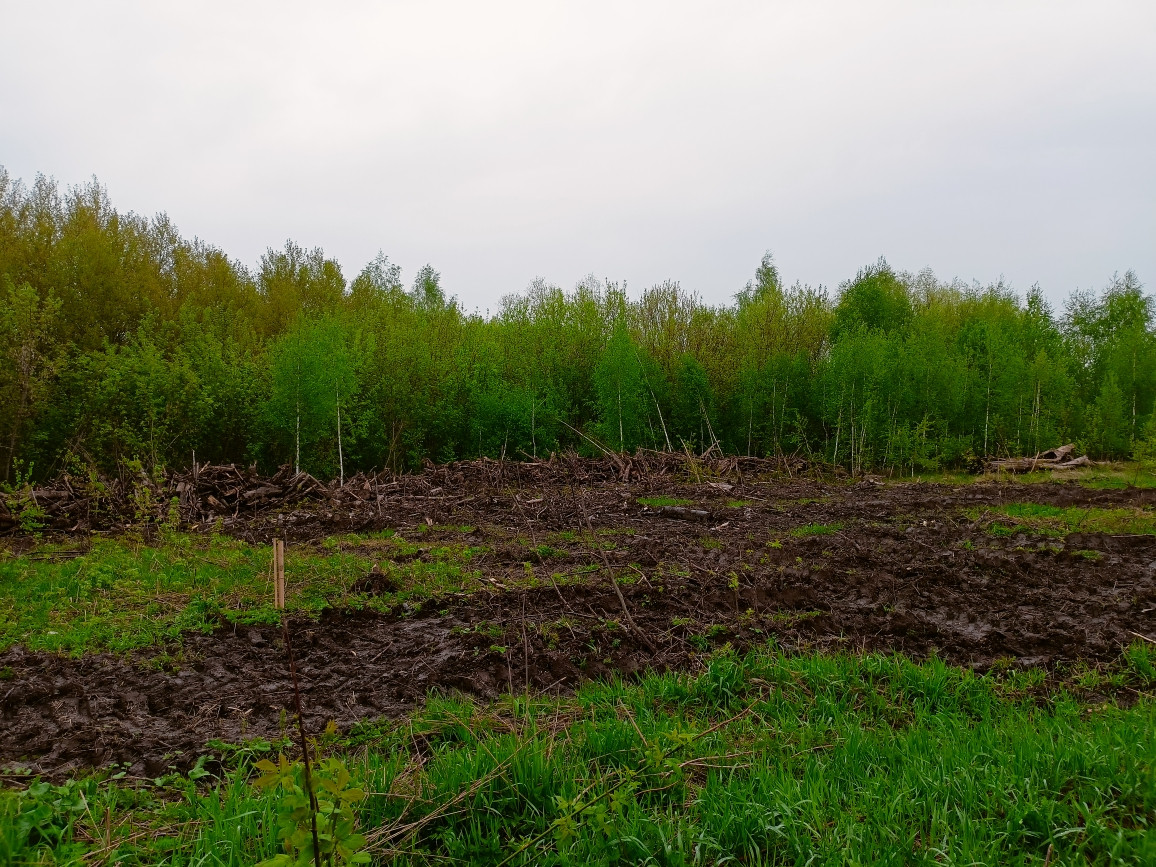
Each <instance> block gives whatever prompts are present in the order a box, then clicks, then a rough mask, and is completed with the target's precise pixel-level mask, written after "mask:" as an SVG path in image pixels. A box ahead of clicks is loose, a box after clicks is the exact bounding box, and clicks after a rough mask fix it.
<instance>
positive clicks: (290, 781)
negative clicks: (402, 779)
mask: <svg viewBox="0 0 1156 867" xmlns="http://www.w3.org/2000/svg"><path fill="white" fill-rule="evenodd" d="M257 769H258V770H260V771H262V772H263V773H262V775H261V777H260V778H259V779H258V780H257V781H256V783H255V785H256V786H257V787H258V788H259V789H265V790H268V791H279V792H280V793H281V797H280V800H279V801H278V802H277V826H278V832H277V838H278V839H279V840H280V841H281V844H282V846H284V848H285V851H284V852H283V853H281V854H278V855H274V856H273V857H272V858H269V859H267V860H265V861H262V862H261V863H260V864H259V865H258V867H291V865H292V867H309V865H312V864H317V863H321V864H328V865H335V864H368V863H369V862H370V857H369V853H368V852H363V851H361V850H362V849H363V848H364V847H365V843H366V840H365V836H364V835H362V834H359V833H357V830H356V817H355V815H354V807H355V806H356V805H357V804H359V803H361V801H363V800H365V792H364V791H363V790H361V789H358V788H354V787H352V786H351V785H350V782H351V777H350V775H349V770H348V769H347V768H346V767H345V763H344V762H342V761H341V760H340V759H337V758H332V757H331V758H328V759H324V760H323V761H321V762H319V763H318V765H317V766H316V767H315V768H313V773H312V780H313V789H314V793H315V795H316V797H317V850H316V851H315V850H314V848H313V832H312V828H311V821H310V805H309V791H308V788H307V785H306V782H305V765H304V764H303V763H302V762H293V763H290V762H289V760H288V759H286V758H285V756H284V755H282V756H280V757H279V759H278V763H277V764H273V762H271V761H269V760H268V759H262V760H261V761H259V762H257ZM318 855H320V858H318Z"/></svg>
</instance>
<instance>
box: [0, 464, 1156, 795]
mask: <svg viewBox="0 0 1156 867" xmlns="http://www.w3.org/2000/svg"><path fill="white" fill-rule="evenodd" d="M532 466H537V467H539V468H540V467H542V466H545V465H544V464H540V465H532ZM479 467H481V469H479ZM760 469H761V470H762V473H760ZM767 469H768V468H767V467H765V466H764V467H759V466H756V465H754V464H751V463H746V464H739V463H735V464H732V466H731V467H730V468H729V470H727V471H726V472H719V471H718V470H719V468H718V467H715V472H713V473H711V474H710V475H709V477H708V476H703V475H696V473H700V472H701V468H700V467H697V466H694V465H692V466H689V467H685V466H684V467H681V468H676V469H670V470H663V471H662V472H650V473H637V472H636V473H635V474H634V478H633V479H632V480H630V481H624V480H623V475H624V474H623V473H622V471H621V468H619V467H609V468H608V467H607V464H605V463H602V464H601V465H600V464H599V462H585V463H578V464H572V465H571V466H570V468H569V470H568V469H567V468H566V467H565V466H562V467H555V468H553V469H550V470H549V471H546V470H541V469H539V470H533V469H532V468H531V470H526V469H524V465H523V468H522V469H519V468H518V467H517V466H515V465H505V466H502V467H498V465H495V464H493V463H492V462H488V463H482V464H475V465H458V467H457V468H456V469H455V468H453V467H450V468H436V469H433V468H431V469H429V470H427V471H426V473H425V474H423V475H422V476H417V477H413V478H412V479H411V480H408V481H406V480H395V481H393V482H392V483H390V484H392V485H394V486H395V487H394V489H393V490H387V491H385V492H384V493H382V492H380V490H379V491H376V492H375V491H373V490H372V489H370V490H367V491H365V493H366V494H367V496H365V497H364V498H363V499H360V500H357V501H351V500H349V499H346V500H343V501H342V500H339V505H338V506H335V504H334V502H333V501H328V502H322V503H314V504H311V505H309V506H306V507H301V508H297V509H295V510H291V511H289V510H280V511H273V510H269V511H266V512H258V513H256V514H254V515H252V516H247V517H246V516H241V515H237V516H235V517H233V518H230V519H229V521H228V522H221V523H220V524H219V525H218V526H223V527H224V529H225V530H226V531H228V532H232V533H234V534H236V535H238V536H244V537H247V538H252V539H261V540H266V539H268V538H269V537H271V536H273V535H283V536H287V537H288V538H290V540H293V541H296V542H297V543H299V544H300V543H307V542H309V541H310V540H316V539H320V538H323V537H326V536H328V535H330V534H334V533H345V532H350V531H354V532H356V531H367V530H373V529H381V528H384V527H392V528H394V529H397V530H399V531H400V532H401V533H402V535H404V536H405V537H406V538H407V539H411V540H419V542H418V543H419V544H420V545H422V546H425V545H426V543H427V541H428V542H430V543H436V542H438V541H439V540H441V541H443V542H444V541H456V542H459V543H460V542H462V541H463V540H465V541H469V543H470V544H472V545H477V546H484V547H485V549H486V553H484V554H482V555H480V556H479V557H477V558H475V559H474V560H473V561H472V562H471V566H473V567H476V568H477V569H478V570H479V575H478V589H477V590H476V591H474V592H471V593H463V594H453V595H450V596H446V597H443V598H440V599H436V600H432V601H428V602H426V603H425V604H424V605H422V606H420V607H419V608H416V609H412V610H402V609H397V610H394V611H393V612H391V613H390V614H375V613H367V612H355V611H348V610H336V609H335V610H330V611H328V612H327V613H326V614H325V615H324V616H323V617H322V619H321V620H320V621H318V622H309V621H295V622H293V623H292V625H291V635H292V641H293V646H294V649H295V651H296V655H297V660H298V667H299V671H300V676H301V686H302V693H303V700H304V706H305V709H306V723H307V726H308V728H309V730H310V731H313V732H318V731H320V730H321V729H322V728H323V727H324V725H325V724H326V723H327V722H328V721H329V720H335V721H336V722H337V723H338V725H339V726H341V727H342V728H348V727H349V726H351V725H353V724H354V723H357V722H359V721H365V720H374V719H380V718H389V717H396V716H398V715H401V714H403V713H405V712H406V711H407V710H409V709H411V708H412V707H413V706H414V705H415V704H416V703H417V702H420V701H421V700H422V699H423V698H424V696H425V695H426V694H427V693H428V692H429V691H430V690H434V689H436V690H441V691H461V692H464V693H467V694H471V695H475V696H479V697H482V698H492V697H494V696H497V695H499V694H500V693H502V692H505V691H508V690H511V689H512V690H514V691H522V690H525V689H529V690H532V691H561V690H568V689H572V688H573V687H574V686H575V685H576V684H577V683H579V682H580V681H581V680H583V679H586V678H590V677H603V676H607V675H609V674H611V673H617V674H621V675H625V676H631V675H634V674H635V673H638V672H641V671H644V670H647V669H652V670H670V669H682V670H685V669H689V668H693V667H695V666H696V665H698V664H699V662H700V659H701V657H702V654H703V653H704V652H705V651H708V650H710V649H712V648H717V647H718V646H720V645H721V644H723V643H725V642H730V643H731V644H732V645H733V646H735V647H736V648H740V649H741V648H744V647H748V646H751V645H752V644H756V643H759V642H762V641H765V640H766V639H768V638H774V639H775V640H776V641H777V642H778V643H779V645H780V646H784V647H787V648H791V649H796V648H798V649H802V648H815V649H832V650H835V649H844V650H849V651H851V650H854V651H858V650H885V651H899V652H903V653H907V654H910V655H912V656H915V657H925V656H927V655H930V654H938V655H939V656H940V657H942V658H944V659H946V660H948V661H950V662H953V663H957V664H961V665H967V666H971V667H974V668H977V669H986V668H988V667H990V666H991V665H992V664H993V662H995V661H996V660H1001V659H1006V658H1014V659H1015V660H1016V661H1017V664H1019V665H1024V666H1028V665H1043V666H1048V667H1055V666H1057V665H1060V664H1063V663H1066V662H1073V661H1077V660H1083V661H1087V662H1089V663H1100V662H1110V661H1112V660H1115V659H1117V658H1118V657H1119V654H1120V652H1121V648H1122V647H1124V646H1126V645H1128V644H1130V643H1131V642H1132V640H1134V638H1135V634H1136V633H1140V634H1143V635H1149V636H1150V635H1152V633H1153V632H1154V631H1156V615H1154V611H1156V537H1154V536H1106V535H1101V534H1092V533H1075V534H1072V535H1069V536H1068V537H1067V539H1057V538H1046V537H1043V536H1035V535H1029V534H1019V535H1016V536H1013V537H1003V538H1000V537H997V536H994V535H992V534H991V533H990V532H989V530H988V527H987V524H988V521H987V519H986V517H985V515H984V514H983V510H984V509H985V508H986V507H991V506H998V505H1000V504H1004V503H1012V502H1035V503H1048V504H1054V505H1077V506H1098V507H1105V508H1111V507H1117V506H1132V507H1141V508H1144V509H1151V508H1153V505H1154V503H1156V492H1153V491H1139V490H1135V489H1126V490H1115V491H1092V490H1087V489H1084V488H1081V487H1079V486H1076V485H1072V484H1064V485H1060V484H1051V485H1008V484H994V483H992V484H986V483H980V484H974V485H967V486H954V487H953V486H937V485H929V484H892V483H887V484H883V483H880V482H878V481H863V482H858V483H854V484H849V483H832V482H820V481H815V480H811V479H808V478H798V477H793V478H791V477H777V476H772V475H770V474H769V473H768V472H767ZM519 476H521V477H520V478H519ZM660 495H666V496H671V497H678V498H685V499H687V500H691V501H692V503H691V504H689V505H686V506H683V507H663V506H657V505H655V506H645V505H642V504H640V503H639V502H638V498H639V497H655V496H660ZM739 501H742V502H741V504H740V503H739ZM967 509H979V510H980V512H981V514H980V516H979V518H978V519H977V520H971V519H970V518H968V517H967V516H966V515H965V514H964V510H967ZM587 522H588V523H587ZM808 525H825V526H827V527H831V526H834V525H840V526H839V529H837V530H835V531H834V532H830V533H825V534H821V535H809V536H808V535H803V536H799V535H792V531H795V533H796V534H797V533H799V532H800V528H803V527H806V526H808ZM447 526H453V527H457V528H459V529H446V527H447ZM586 526H589V527H590V528H592V529H593V530H594V531H595V533H596V536H595V537H594V538H597V539H598V540H599V541H600V542H601V543H602V544H603V545H607V544H608V543H612V545H611V546H610V547H608V549H606V550H600V549H599V548H597V547H596V546H595V545H594V544H592V540H591V537H590V536H589V534H588V533H582V532H581V531H582V530H583V529H584V528H585V527H586ZM566 531H570V532H569V533H567V532H566ZM606 531H613V532H606ZM560 533H561V534H563V535H562V536H559V535H558V534H560ZM356 544H357V543H356V542H351V543H349V544H348V545H347V547H349V548H350V549H351V550H356ZM350 546H352V547H350ZM1089 552H1097V554H1094V555H1093V554H1090V553H1089ZM427 553H428V551H427V549H423V550H422V551H420V552H419V553H418V554H417V555H416V556H418V557H426V556H427ZM528 570H532V571H533V573H534V577H535V579H536V583H537V585H538V586H535V587H533V588H532V589H514V588H513V587H512V586H511V585H514V584H517V583H519V582H524V581H525V580H526V578H527V575H528ZM611 575H613V576H615V577H616V578H617V579H618V580H619V582H620V585H621V591H622V599H621V600H620V599H619V596H618V594H617V593H616V592H615V590H614V586H613V584H611V582H610V576H611ZM392 580H394V579H392V578H391V577H389V576H387V575H377V574H370V575H367V576H366V578H365V579H364V580H363V581H362V582H360V586H359V587H358V588H356V589H358V590H361V591H362V592H367V593H383V592H390V591H391V590H393V589H395V588H394V586H393V585H392V584H391V583H390V582H391V581H392ZM623 603H625V605H626V608H627V610H628V612H629V616H628V615H627V614H626V613H624V611H623ZM631 621H633V623H634V626H631V625H630V623H631ZM180 658H181V660H182V661H181V664H180V668H179V670H176V671H158V670H156V667H155V666H152V667H150V666H149V665H148V662H149V660H148V659H147V658H146V657H143V656H138V657H134V658H131V659H125V658H120V657H114V656H111V655H107V654H94V655H91V656H87V657H84V658H81V659H69V658H64V657H60V656H55V655H51V654H43V653H28V652H25V651H23V650H21V649H20V648H13V649H10V650H8V651H6V652H4V653H3V654H0V670H5V669H9V670H10V671H11V672H12V677H11V678H9V679H7V680H0V764H6V765H9V766H17V765H18V766H21V767H26V768H30V769H31V770H33V771H35V772H41V773H49V774H53V775H60V774H64V773H68V772H71V771H74V770H76V769H79V768H84V767H100V766H104V765H107V764H110V763H114V762H123V763H129V764H130V765H131V772H132V773H134V774H147V775H150V776H152V775H156V774H158V773H160V772H162V771H163V770H164V769H165V768H166V767H168V766H170V765H175V766H177V767H185V766H188V765H189V764H190V763H191V762H192V761H193V760H194V759H195V757H196V756H197V755H198V754H199V753H200V752H203V750H204V747H205V744H206V742H207V741H209V740H211V739H214V738H219V739H222V740H225V741H228V742H237V741H239V740H241V739H243V738H246V737H257V736H262V737H270V738H271V737H277V736H280V735H281V734H283V733H285V725H286V719H292V716H291V714H286V712H285V709H286V708H289V707H291V706H292V686H291V681H290V678H289V672H288V667H287V664H286V659H285V653H284V648H283V646H282V641H281V634H280V630H279V629H276V628H272V627H259V628H255V627H233V626H228V627H225V628H222V629H221V630H220V631H219V632H217V633H216V634H215V635H211V636H204V635H190V636H187V637H186V638H185V640H184V642H183V648H182V651H181V657H180Z"/></svg>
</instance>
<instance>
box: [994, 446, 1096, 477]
mask: <svg viewBox="0 0 1156 867" xmlns="http://www.w3.org/2000/svg"><path fill="white" fill-rule="evenodd" d="M1075 451H1076V446H1075V444H1074V443H1068V444H1067V445H1066V446H1059V447H1058V448H1054V449H1048V450H1047V451H1046V452H1040V453H1039V454H1038V455H1036V456H1035V457H1034V458H1003V459H1000V460H994V461H988V462H987V470H988V472H993V473H994V472H1002V473H1034V472H1036V471H1037V470H1074V469H1076V468H1077V467H1090V466H1092V464H1093V461H1091V460H1090V459H1089V458H1088V456H1087V455H1080V456H1079V457H1075V458H1074V457H1072V454H1073V453H1074V452H1075Z"/></svg>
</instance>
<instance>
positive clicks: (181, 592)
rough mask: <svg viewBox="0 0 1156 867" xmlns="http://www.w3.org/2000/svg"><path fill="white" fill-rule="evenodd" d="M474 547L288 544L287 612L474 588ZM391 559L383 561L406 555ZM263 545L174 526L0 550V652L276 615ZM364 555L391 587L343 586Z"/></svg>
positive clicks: (111, 644) (161, 638) (365, 540)
mask: <svg viewBox="0 0 1156 867" xmlns="http://www.w3.org/2000/svg"><path fill="white" fill-rule="evenodd" d="M477 550H479V549H476V548H470V547H468V546H462V545H446V546H439V547H430V548H419V547H418V546H416V545H412V544H410V543H409V542H406V541H405V540H403V539H400V538H399V537H387V536H383V535H381V534H377V535H375V536H366V537H357V536H347V537H342V538H340V539H339V540H337V542H336V544H334V543H333V542H332V541H331V540H326V543H323V544H321V545H318V546H316V547H309V546H296V545H292V546H289V548H288V551H287V554H286V584H287V592H286V605H287V608H288V610H290V611H293V612H296V613H298V614H305V615H308V616H318V615H319V614H320V613H321V611H323V610H324V609H325V608H327V607H332V606H335V605H343V606H349V607H364V606H372V607H379V608H389V607H391V606H393V605H396V604H397V603H399V602H403V601H407V600H412V599H421V598H426V597H429V596H433V595H438V594H442V593H447V592H451V591H457V590H467V589H472V588H473V587H475V586H476V574H477V573H476V572H475V571H472V570H470V569H469V568H468V564H469V560H470V558H471V557H472V556H473V554H474V553H475V552H476V551H477ZM418 553H421V554H422V559H420V560H419V559H406V560H405V561H404V562H400V563H394V562H392V558H396V557H403V556H404V557H412V556H413V555H415V554H418ZM271 560H272V549H271V547H269V546H267V545H250V544H247V543H244V542H240V541H237V540H234V539H229V538H225V537H220V536H197V535H183V534H174V535H170V536H169V537H167V539H166V540H165V541H164V543H163V544H160V545H158V546H152V547H150V546H143V545H140V544H137V543H134V542H132V541H129V540H125V539H119V540H111V539H97V540H95V541H94V542H93V543H92V547H91V548H90V549H89V550H88V551H87V552H85V553H84V554H82V555H81V556H74V555H73V554H72V553H69V552H67V551H65V550H63V549H61V548H60V547H58V546H53V545H44V546H41V547H39V548H37V549H36V550H34V551H32V552H30V553H26V554H23V555H21V556H11V555H4V556H2V557H0V649H5V648H7V647H10V646H11V645H13V644H16V643H19V644H21V645H23V646H25V647H27V648H28V649H30V650H48V651H62V652H66V653H71V654H81V653H84V652H88V651H93V650H110V651H114V652H123V651H128V650H133V649H135V648H140V647H147V646H150V645H158V644H165V643H169V642H175V641H178V640H179V638H180V636H181V634H182V633H183V632H186V631H201V632H210V631H212V630H213V629H215V628H217V627H218V626H220V625H221V624H222V623H226V622H232V623H276V622H277V617H278V615H277V612H276V611H275V610H274V609H273V607H272V596H273V591H272V582H271V579H270V568H269V567H270V563H271ZM374 563H379V564H380V566H381V569H382V570H383V571H385V572H386V573H388V574H390V575H391V576H392V577H393V578H394V579H395V580H396V582H397V584H398V587H399V589H398V592H396V593H388V594H384V595H382V596H380V597H372V598H369V597H365V596H363V595H360V594H352V593H350V587H351V585H352V584H353V583H354V582H355V581H356V580H357V579H358V578H361V577H363V576H364V575H365V574H366V572H368V570H369V569H370V568H371V567H372V565H373V564H374Z"/></svg>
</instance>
